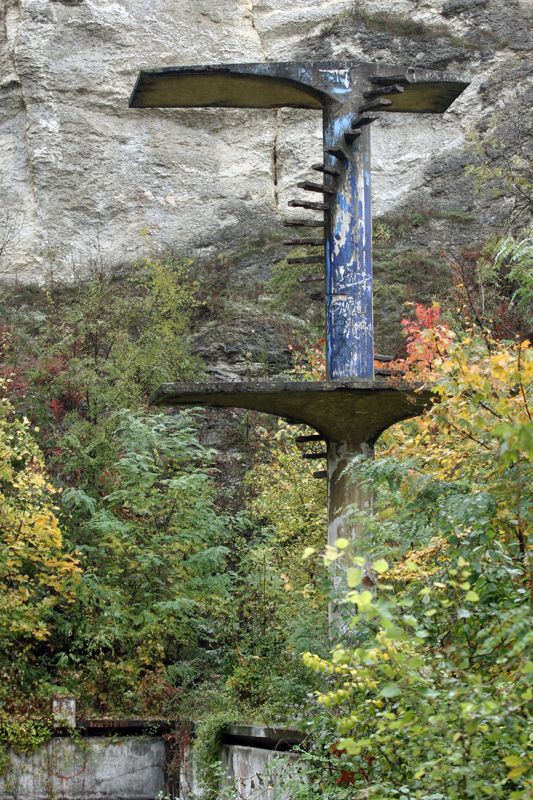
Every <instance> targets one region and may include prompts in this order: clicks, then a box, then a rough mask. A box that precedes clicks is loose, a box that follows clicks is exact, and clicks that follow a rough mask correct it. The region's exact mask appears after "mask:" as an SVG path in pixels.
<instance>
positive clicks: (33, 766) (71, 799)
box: [0, 736, 165, 800]
mask: <svg viewBox="0 0 533 800" xmlns="http://www.w3.org/2000/svg"><path fill="white" fill-rule="evenodd" d="M10 758H11V769H10V770H9V772H8V773H7V774H6V775H4V776H3V777H1V778H0V798H2V800H50V798H54V800H154V798H155V797H156V796H157V795H158V793H159V792H164V791H165V745H164V742H163V739H162V738H160V737H145V736H136V737H127V738H121V739H116V738H115V737H113V738H106V737H101V738H100V737H99V738H96V737H95V738H88V739H84V740H83V742H81V743H80V744H78V743H77V742H75V741H74V740H73V739H70V738H65V737H54V738H53V739H51V740H50V741H49V742H48V743H47V744H46V745H44V746H43V747H41V748H40V749H39V750H38V751H36V752H35V753H33V754H31V755H25V756H22V755H17V754H16V753H11V755H10Z"/></svg>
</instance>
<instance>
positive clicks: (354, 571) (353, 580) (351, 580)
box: [346, 567, 363, 589]
mask: <svg viewBox="0 0 533 800" xmlns="http://www.w3.org/2000/svg"><path fill="white" fill-rule="evenodd" d="M362 577H363V570H362V569H360V568H359V567H350V569H349V570H348V571H347V573H346V583H347V584H348V586H349V587H350V589H355V587H356V586H359V584H360V583H361V578H362Z"/></svg>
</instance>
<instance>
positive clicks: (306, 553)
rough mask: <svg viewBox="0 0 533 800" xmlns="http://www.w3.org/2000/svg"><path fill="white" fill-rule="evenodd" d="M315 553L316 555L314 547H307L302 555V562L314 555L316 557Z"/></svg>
mask: <svg viewBox="0 0 533 800" xmlns="http://www.w3.org/2000/svg"><path fill="white" fill-rule="evenodd" d="M314 553H316V549H315V548H314V547H306V548H305V550H304V551H303V553H302V561H305V560H306V559H308V558H310V557H311V556H312V555H314Z"/></svg>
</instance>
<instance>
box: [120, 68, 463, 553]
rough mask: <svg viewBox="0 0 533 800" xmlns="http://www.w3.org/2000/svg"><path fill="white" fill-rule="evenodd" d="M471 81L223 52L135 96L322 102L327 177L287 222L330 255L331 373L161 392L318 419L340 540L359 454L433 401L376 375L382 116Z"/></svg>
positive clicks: (321, 167)
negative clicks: (234, 60)
mask: <svg viewBox="0 0 533 800" xmlns="http://www.w3.org/2000/svg"><path fill="white" fill-rule="evenodd" d="M467 85H468V82H467V81H466V80H464V79H461V78H459V77H456V76H453V75H448V74H445V73H440V72H433V71H428V70H417V69H412V68H410V67H398V66H396V65H391V64H383V63H368V62H356V61H354V62H340V63H338V62H330V61H327V62H304V63H296V62H290V63H268V64H223V65H215V66H190V67H165V68H162V69H156V70H143V71H142V72H141V73H140V75H139V78H138V80H137V83H136V85H135V88H134V91H133V94H132V96H131V99H130V106H131V107H132V108H144V109H148V108H198V107H203V108H213V107H218V108H263V109H275V108H281V107H285V106H288V107H292V108H308V109H316V110H317V111H321V112H322V117H323V151H324V159H323V162H321V163H319V164H313V165H312V166H311V169H312V170H313V171H314V172H315V173H319V175H321V176H322V177H321V180H319V181H318V180H307V181H303V182H302V183H300V184H298V188H300V189H301V190H303V192H305V193H306V194H305V195H304V197H303V198H302V199H298V198H297V199H295V200H291V201H290V203H289V206H290V207H291V208H294V209H298V210H300V209H302V210H303V212H305V216H303V217H298V218H295V217H289V218H288V219H287V220H286V222H285V224H286V225H288V226H289V227H291V228H296V229H297V231H298V233H297V234H296V237H295V238H290V239H288V241H287V242H286V244H287V245H288V246H292V247H295V246H301V247H306V248H309V250H308V253H309V256H308V260H309V263H317V262H318V261H323V263H324V283H325V301H326V308H325V313H326V369H327V380H326V381H323V382H287V381H283V380H273V381H266V382H253V383H247V382H243V383H229V384H228V383H223V384H165V385H163V386H161V387H160V388H159V390H158V391H157V392H156V394H155V396H154V398H153V402H154V403H155V404H158V405H205V406H215V407H237V408H248V409H254V410H256V411H263V412H266V413H270V414H275V415H277V416H280V417H283V418H285V419H289V420H290V421H293V422H301V423H304V424H306V425H310V426H311V427H312V428H314V429H315V430H316V431H317V437H316V438H317V439H324V440H325V441H326V445H327V452H326V453H324V457H327V464H328V468H327V477H328V514H329V530H328V540H329V541H330V542H333V541H334V540H335V539H337V538H338V537H340V536H344V537H347V538H351V529H350V522H349V517H348V514H347V509H348V508H349V506H351V505H352V504H356V505H359V506H364V505H365V504H366V503H367V502H368V493H366V494H365V492H364V491H363V490H362V489H359V488H358V487H357V486H354V485H353V484H352V483H351V482H350V480H349V479H348V477H347V475H346V470H345V468H346V466H347V465H348V464H349V462H350V460H351V459H352V458H353V457H354V456H355V455H357V454H359V453H364V454H367V455H370V454H371V453H372V448H373V444H374V442H375V441H376V439H377V438H378V436H379V435H380V434H381V433H382V432H383V431H384V430H385V429H386V428H388V427H390V426H391V425H393V424H394V423H396V422H399V421H400V420H403V419H406V418H408V417H412V416H415V415H417V414H419V413H421V411H422V410H423V408H424V407H425V406H426V405H427V404H428V403H429V402H430V397H429V395H428V393H423V394H421V393H419V392H415V391H414V387H413V386H410V385H408V384H402V383H401V382H400V381H398V380H396V379H394V380H392V379H391V380H386V379H379V378H378V379H375V377H374V330H373V309H372V224H371V189H370V128H371V124H372V122H373V121H374V120H375V119H377V115H379V114H380V113H391V112H399V113H425V114H427V113H437V114H440V113H443V112H444V111H446V109H447V108H448V107H449V106H450V105H451V103H453V101H454V100H455V99H456V97H458V95H459V94H461V92H462V91H463V90H464V89H465V88H466V86H467ZM309 212H310V213H309ZM298 213H301V212H298ZM308 229H312V232H311V235H310V233H309V230H308ZM317 248H318V250H317ZM305 260H306V257H303V258H300V259H298V261H300V262H301V261H303V262H305ZM306 438H310V437H306Z"/></svg>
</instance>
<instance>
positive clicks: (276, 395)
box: [152, 380, 430, 445]
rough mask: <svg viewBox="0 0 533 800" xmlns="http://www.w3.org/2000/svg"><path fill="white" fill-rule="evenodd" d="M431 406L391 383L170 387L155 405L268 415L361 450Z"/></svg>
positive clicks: (412, 390)
mask: <svg viewBox="0 0 533 800" xmlns="http://www.w3.org/2000/svg"><path fill="white" fill-rule="evenodd" d="M429 402H430V394H429V393H428V392H421V391H418V390H417V388H416V387H415V386H413V385H411V384H405V383H401V382H400V381H391V380H389V381H388V380H373V381H372V380H350V381H344V380H340V381H315V382H311V381H310V382H291V381H283V380H282V381H274V380H273V381H265V382H263V383H261V382H253V383H248V382H245V381H243V382H235V383H213V384H201V383H194V384H188V383H165V384H163V385H162V386H160V387H159V389H158V390H157V392H156V393H155V394H154V396H153V398H152V403H153V404H154V405H166V406H168V405H176V406H179V405H187V406H219V407H223V408H232V407H233V408H248V409H254V410H255V411H263V412H265V413H267V414H275V415H276V416H279V417H284V418H285V419H289V420H291V421H293V422H298V423H303V424H304V425H309V426H311V427H312V428H315V430H317V431H318V432H319V433H321V434H323V436H325V437H326V438H327V439H330V440H334V441H344V442H354V443H357V444H358V445H359V444H360V443H361V442H366V441H370V440H374V439H375V438H377V436H379V434H380V433H381V432H382V431H384V430H385V429H386V428H388V427H390V426H391V425H394V423H395V422H400V420H402V419H407V418H409V417H414V416H416V415H417V414H420V412H421V411H422V410H423V409H424V408H425V407H426V406H427V405H428V404H429Z"/></svg>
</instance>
